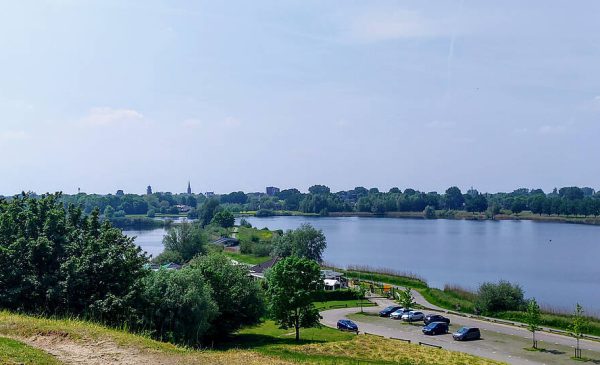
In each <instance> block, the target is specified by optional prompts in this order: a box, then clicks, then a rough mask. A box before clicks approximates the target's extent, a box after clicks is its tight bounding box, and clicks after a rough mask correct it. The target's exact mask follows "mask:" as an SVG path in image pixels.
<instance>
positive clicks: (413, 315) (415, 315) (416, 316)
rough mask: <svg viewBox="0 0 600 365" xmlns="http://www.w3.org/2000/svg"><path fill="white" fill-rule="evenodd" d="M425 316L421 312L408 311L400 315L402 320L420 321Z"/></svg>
mask: <svg viewBox="0 0 600 365" xmlns="http://www.w3.org/2000/svg"><path fill="white" fill-rule="evenodd" d="M423 318H425V315H424V314H423V312H417V311H410V312H408V313H404V314H403V315H402V320H403V321H407V322H414V321H422V320H423Z"/></svg>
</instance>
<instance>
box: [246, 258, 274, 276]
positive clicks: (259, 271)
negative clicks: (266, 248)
mask: <svg viewBox="0 0 600 365" xmlns="http://www.w3.org/2000/svg"><path fill="white" fill-rule="evenodd" d="M279 261H281V258H279V257H274V258H272V259H270V260H269V261H266V262H263V263H262V264H258V265H255V266H252V267H251V268H250V276H252V277H253V278H255V279H264V278H265V272H266V271H267V270H269V269H270V268H272V267H273V266H275V264H277V263H278V262H279Z"/></svg>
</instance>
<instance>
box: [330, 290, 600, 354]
mask: <svg viewBox="0 0 600 365" xmlns="http://www.w3.org/2000/svg"><path fill="white" fill-rule="evenodd" d="M375 301H376V302H378V304H379V306H377V307H370V308H366V309H365V313H364V314H361V313H357V312H360V310H359V309H357V308H343V309H334V310H329V311H325V312H322V316H323V320H322V323H323V324H324V325H327V326H330V327H335V326H336V323H337V321H338V320H339V319H342V318H348V319H351V320H352V321H354V322H355V323H356V324H358V327H359V331H360V333H365V332H367V333H369V334H374V335H379V336H384V337H388V338H399V339H404V340H411V342H413V343H418V342H425V343H430V344H433V345H437V346H441V347H442V348H445V349H448V350H452V351H461V352H465V353H470V354H473V355H477V356H481V357H486V358H489V359H494V360H499V361H504V362H507V363H510V364H573V363H574V361H573V360H571V358H570V357H571V356H573V345H574V344H575V340H574V339H573V338H569V337H565V336H559V335H555V334H547V333H538V335H537V337H538V347H540V348H541V349H544V350H545V351H528V350H525V348H529V347H531V333H530V332H529V331H527V330H525V329H522V328H516V327H511V326H506V325H502V324H498V323H490V322H484V321H479V320H475V319H471V318H464V317H460V316H453V315H446V316H447V317H448V318H450V320H451V325H450V333H448V334H445V335H437V336H427V335H424V334H423V333H422V331H421V328H422V327H423V322H415V323H407V322H404V321H400V320H393V319H390V318H381V317H379V316H377V313H378V312H379V311H380V310H381V309H383V308H384V307H385V306H387V305H391V304H392V303H393V302H391V301H388V300H385V299H377V300H375ZM424 313H428V312H427V310H425V311H424ZM462 326H471V327H478V328H480V329H481V337H482V339H481V340H477V341H468V342H459V341H454V340H453V339H452V335H451V333H452V332H453V331H456V330H457V329H458V328H460V327H462ZM582 349H583V355H584V357H587V358H591V359H593V360H600V343H596V342H591V341H582Z"/></svg>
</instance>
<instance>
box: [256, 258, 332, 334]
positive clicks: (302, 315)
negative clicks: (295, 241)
mask: <svg viewBox="0 0 600 365" xmlns="http://www.w3.org/2000/svg"><path fill="white" fill-rule="evenodd" d="M267 283H268V289H267V295H268V297H269V309H270V312H271V315H272V316H273V318H274V319H275V321H276V322H277V323H278V324H279V325H280V326H281V328H284V329H288V328H292V327H293V328H294V329H295V331H296V341H299V340H300V328H310V327H315V326H318V325H319V318H320V316H319V311H318V310H317V309H316V308H315V306H314V304H313V295H314V293H315V292H316V289H317V286H319V285H321V271H320V268H319V265H318V264H317V263H316V262H315V261H312V260H308V259H305V258H300V257H294V256H292V257H288V258H285V259H283V260H281V261H280V262H278V263H277V264H276V265H275V266H273V267H272V268H271V269H270V270H269V271H268V272H267Z"/></svg>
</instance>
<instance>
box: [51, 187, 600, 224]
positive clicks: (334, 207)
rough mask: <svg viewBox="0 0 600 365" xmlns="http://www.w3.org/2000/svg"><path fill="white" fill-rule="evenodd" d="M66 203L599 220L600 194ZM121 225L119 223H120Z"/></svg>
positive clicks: (113, 210) (75, 198) (453, 192)
mask: <svg viewBox="0 0 600 365" xmlns="http://www.w3.org/2000/svg"><path fill="white" fill-rule="evenodd" d="M61 202H63V203H64V204H65V206H68V205H69V204H73V205H76V206H80V207H81V208H82V210H83V212H84V213H86V214H89V213H91V211H92V210H94V209H95V208H97V209H99V211H100V213H101V215H102V216H103V217H106V218H110V219H112V220H113V223H117V222H118V220H117V219H118V218H123V217H124V216H126V215H146V216H148V217H151V218H153V217H155V215H156V214H181V213H185V214H187V216H188V218H201V215H202V214H203V207H204V205H206V204H209V205H220V208H221V209H225V210H228V211H230V212H234V213H235V212H244V211H256V212H257V215H258V216H268V215H273V214H275V211H279V212H281V211H291V212H302V213H312V214H320V215H327V214H329V213H335V212H351V213H352V212H354V213H372V214H385V213H390V212H424V213H426V215H429V217H431V218H432V217H435V216H436V214H435V212H436V211H437V212H440V211H442V212H441V213H439V214H438V216H447V215H446V213H443V211H447V212H453V211H465V212H473V213H484V212H485V213H486V214H487V215H488V216H494V215H496V214H499V213H507V214H520V213H521V212H524V211H531V212H532V213H534V214H547V215H562V216H573V215H578V216H598V215H600V193H598V192H596V191H595V190H594V189H592V188H589V187H583V188H580V187H563V188H560V189H556V188H555V189H554V190H553V191H552V192H549V193H546V192H544V191H543V190H541V189H527V188H521V189H517V190H515V191H513V192H510V193H494V194H491V193H480V192H479V191H477V190H475V189H470V190H467V191H466V192H463V191H461V190H460V189H459V188H458V187H456V186H452V187H450V188H448V189H446V190H445V191H444V192H443V193H438V192H435V191H433V192H423V191H418V190H415V189H411V188H407V189H404V190H400V189H399V188H392V189H390V190H389V191H387V192H383V191H380V190H379V189H377V188H370V189H367V188H365V187H356V188H354V189H352V190H347V191H338V192H332V191H331V189H330V188H329V187H327V186H325V185H314V186H311V187H310V188H309V191H308V193H302V192H300V191H299V190H298V189H294V188H292V189H285V190H281V191H280V192H278V193H277V194H275V195H272V196H270V195H267V194H264V193H244V192H242V191H237V192H232V193H229V194H222V195H216V196H214V197H212V198H210V199H209V198H206V197H205V196H204V195H202V194H199V195H194V194H171V193H154V194H151V195H135V194H121V195H111V194H109V195H88V194H77V195H65V196H62V197H61ZM117 224H118V223H117Z"/></svg>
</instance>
